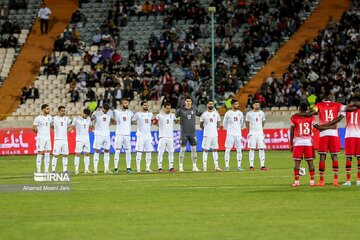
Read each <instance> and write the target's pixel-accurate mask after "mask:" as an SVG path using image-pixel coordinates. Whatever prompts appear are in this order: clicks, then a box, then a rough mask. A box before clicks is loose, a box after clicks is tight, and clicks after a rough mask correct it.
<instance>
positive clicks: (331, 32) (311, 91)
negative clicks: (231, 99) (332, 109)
mask: <svg viewBox="0 0 360 240" xmlns="http://www.w3.org/2000/svg"><path fill="white" fill-rule="evenodd" d="M355 3H356V1H355ZM359 10H360V9H359V7H358V5H357V4H355V6H353V8H352V9H351V10H350V11H348V12H346V13H344V14H343V16H342V18H341V20H340V21H339V22H338V23H337V22H335V21H334V20H333V19H332V18H331V17H330V19H329V21H328V25H327V27H326V28H325V29H324V30H323V31H320V32H319V34H318V36H317V37H316V38H315V39H314V40H313V41H312V42H310V41H306V42H305V44H304V45H303V47H302V49H301V50H300V51H299V52H298V53H297V55H296V58H295V60H294V61H293V62H292V63H291V65H290V66H289V68H288V70H287V71H286V73H285V74H284V75H283V76H282V77H281V78H279V79H276V78H275V76H274V75H272V76H270V77H269V78H268V79H267V80H266V82H265V83H264V84H263V86H262V88H261V91H260V92H259V93H258V94H256V96H250V98H249V102H248V104H251V101H252V99H257V100H259V101H261V102H262V104H263V105H264V106H266V107H269V108H271V107H273V106H276V107H281V106H286V107H290V106H299V103H300V102H302V101H309V103H310V104H311V105H313V104H314V102H318V101H321V100H322V98H323V97H324V95H325V94H327V93H332V94H333V95H334V97H335V99H336V101H338V102H340V103H343V104H345V103H347V102H348V100H349V99H350V98H351V96H352V93H353V92H355V89H357V88H359V87H360V62H359V58H360V51H359V43H360V35H359V26H360V14H359ZM274 93H275V94H274Z"/></svg>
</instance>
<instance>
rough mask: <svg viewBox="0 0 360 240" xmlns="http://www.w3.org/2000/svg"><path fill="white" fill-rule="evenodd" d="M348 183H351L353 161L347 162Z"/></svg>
mask: <svg viewBox="0 0 360 240" xmlns="http://www.w3.org/2000/svg"><path fill="white" fill-rule="evenodd" d="M345 168H346V181H350V179H351V161H350V160H346V165H345Z"/></svg>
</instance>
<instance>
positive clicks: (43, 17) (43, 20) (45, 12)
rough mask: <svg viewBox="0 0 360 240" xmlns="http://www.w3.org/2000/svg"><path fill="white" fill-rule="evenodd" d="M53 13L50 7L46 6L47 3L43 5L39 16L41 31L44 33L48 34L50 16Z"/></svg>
mask: <svg viewBox="0 0 360 240" xmlns="http://www.w3.org/2000/svg"><path fill="white" fill-rule="evenodd" d="M50 15H51V11H50V9H49V8H48V7H47V6H46V4H45V3H43V4H42V5H41V8H40V10H39V13H38V17H39V19H40V31H41V35H42V34H44V33H45V34H47V33H48V29H49V17H50Z"/></svg>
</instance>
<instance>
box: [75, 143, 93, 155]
mask: <svg viewBox="0 0 360 240" xmlns="http://www.w3.org/2000/svg"><path fill="white" fill-rule="evenodd" d="M81 152H84V153H89V152H90V142H88V141H85V142H76V146H75V153H81Z"/></svg>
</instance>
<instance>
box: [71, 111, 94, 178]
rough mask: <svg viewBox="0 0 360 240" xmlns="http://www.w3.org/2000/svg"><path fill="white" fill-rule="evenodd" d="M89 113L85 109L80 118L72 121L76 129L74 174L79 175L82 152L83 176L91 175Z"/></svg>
mask: <svg viewBox="0 0 360 240" xmlns="http://www.w3.org/2000/svg"><path fill="white" fill-rule="evenodd" d="M90 115H91V112H90V110H89V109H88V108H85V109H84V111H83V113H82V114H81V116H77V117H75V118H74V119H73V121H72V125H73V126H74V127H75V129H76V146H75V159H74V164H75V174H79V163H80V154H81V152H84V164H85V172H84V173H85V174H88V173H92V172H90V170H89V164H90V157H89V153H90V137H89V131H91V130H92V123H91V119H90Z"/></svg>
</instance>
